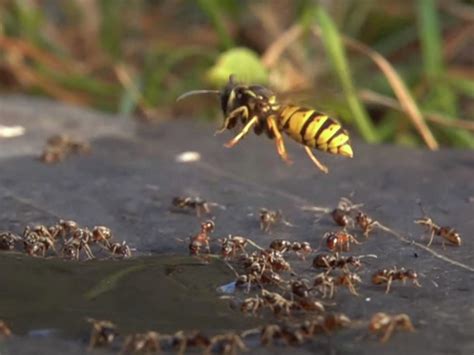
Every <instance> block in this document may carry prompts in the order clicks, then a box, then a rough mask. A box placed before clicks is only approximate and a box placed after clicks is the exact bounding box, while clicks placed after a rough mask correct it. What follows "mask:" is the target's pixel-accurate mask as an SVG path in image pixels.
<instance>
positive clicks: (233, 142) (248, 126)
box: [224, 116, 258, 148]
mask: <svg viewBox="0 0 474 355" xmlns="http://www.w3.org/2000/svg"><path fill="white" fill-rule="evenodd" d="M257 122H258V116H253V117H252V119H251V120H250V121H249V122H248V123H247V124H246V125H245V126H244V128H242V130H241V131H240V132H239V134H237V135H236V136H235V137H234V138H232V139H231V140H230V141H228V142H227V143H226V144H224V146H225V147H226V148H232V147H233V146H234V145H236V144H237V143H239V141H240V140H241V139H242V138H244V136H245V135H246V134H247V133H249V130H250V129H251V128H252V127H253V126H254V125H255V124H256V123H257Z"/></svg>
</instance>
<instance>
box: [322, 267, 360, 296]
mask: <svg viewBox="0 0 474 355" xmlns="http://www.w3.org/2000/svg"><path fill="white" fill-rule="evenodd" d="M361 282H362V280H361V278H360V276H359V275H357V274H354V273H350V272H345V273H343V274H342V275H339V276H337V277H334V276H330V275H328V274H327V273H324V272H323V273H320V274H318V275H316V277H315V278H314V280H313V286H314V287H318V288H319V291H320V292H321V293H322V295H323V298H326V295H327V292H328V291H329V298H333V296H334V291H335V289H336V286H346V287H347V288H348V289H349V292H350V293H352V294H353V295H355V296H358V295H359V294H358V293H357V291H356V289H355V285H356V284H358V283H361Z"/></svg>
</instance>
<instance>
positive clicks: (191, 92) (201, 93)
mask: <svg viewBox="0 0 474 355" xmlns="http://www.w3.org/2000/svg"><path fill="white" fill-rule="evenodd" d="M204 94H214V95H220V94H221V92H220V91H219V90H192V91H188V92H185V93H184V94H183V95H181V96H180V97H178V98H177V99H176V102H178V101H181V100H183V99H185V98H187V97H189V96H193V95H204Z"/></svg>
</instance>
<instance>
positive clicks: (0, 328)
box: [0, 320, 12, 339]
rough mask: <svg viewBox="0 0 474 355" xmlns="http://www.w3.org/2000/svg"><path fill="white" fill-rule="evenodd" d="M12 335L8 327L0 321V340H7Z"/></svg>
mask: <svg viewBox="0 0 474 355" xmlns="http://www.w3.org/2000/svg"><path fill="white" fill-rule="evenodd" d="M11 335H12V331H11V330H10V328H9V327H8V325H7V324H6V323H5V322H4V321H3V320H0V339H2V338H8V337H10V336H11Z"/></svg>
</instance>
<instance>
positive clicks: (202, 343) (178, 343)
mask: <svg viewBox="0 0 474 355" xmlns="http://www.w3.org/2000/svg"><path fill="white" fill-rule="evenodd" d="M171 344H172V346H173V347H178V354H180V355H181V354H184V353H185V352H186V350H187V348H188V347H200V348H203V349H204V350H207V349H208V348H209V346H210V345H211V340H210V339H209V338H208V337H207V336H206V335H204V334H202V333H201V332H200V331H194V332H192V333H191V334H189V335H186V334H185V333H184V331H182V330H180V331H178V332H176V333H175V334H174V335H172V336H171Z"/></svg>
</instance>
